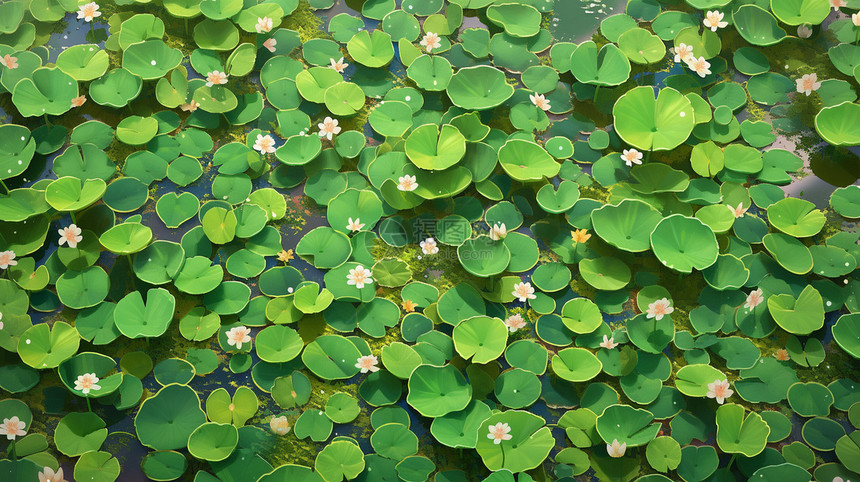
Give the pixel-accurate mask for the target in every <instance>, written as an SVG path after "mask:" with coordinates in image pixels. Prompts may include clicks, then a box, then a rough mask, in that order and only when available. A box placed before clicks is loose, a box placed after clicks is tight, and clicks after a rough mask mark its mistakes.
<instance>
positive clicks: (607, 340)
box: [600, 335, 618, 350]
mask: <svg viewBox="0 0 860 482" xmlns="http://www.w3.org/2000/svg"><path fill="white" fill-rule="evenodd" d="M600 346H601V347H603V348H606V349H607V350H612V349H613V348H615V347H616V346H618V343H615V338H613V337H611V336H609V337H607V336H606V335H603V341H602V342H600Z"/></svg>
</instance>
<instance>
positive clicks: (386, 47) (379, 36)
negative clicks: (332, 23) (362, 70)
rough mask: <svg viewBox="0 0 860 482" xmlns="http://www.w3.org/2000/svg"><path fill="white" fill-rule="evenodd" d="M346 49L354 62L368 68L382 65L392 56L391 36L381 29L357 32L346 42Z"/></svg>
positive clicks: (389, 60)
mask: <svg viewBox="0 0 860 482" xmlns="http://www.w3.org/2000/svg"><path fill="white" fill-rule="evenodd" d="M346 49H347V51H348V52H349V55H351V56H352V58H354V59H355V61H356V62H358V63H360V64H362V65H364V66H367V67H370V68H377V67H382V66H383V65H386V64H388V63H389V62H391V59H393V58H394V46H393V45H392V44H391V36H390V35H388V34H387V33H385V32H383V31H382V30H374V31H373V33H371V32H368V31H367V30H362V31H360V32H358V33H357V34H355V36H353V37H352V39H350V41H349V42H348V43H347V44H346Z"/></svg>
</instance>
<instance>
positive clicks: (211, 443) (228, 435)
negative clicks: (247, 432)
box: [188, 422, 239, 462]
mask: <svg viewBox="0 0 860 482" xmlns="http://www.w3.org/2000/svg"><path fill="white" fill-rule="evenodd" d="M238 443H239V431H238V429H236V427H235V426H233V425H232V424H226V423H225V424H221V423H215V422H207V423H204V424H202V425H200V426H199V427H197V428H196V429H194V431H193V432H191V434H190V435H189V437H188V453H190V454H191V455H193V456H194V457H196V458H198V459H200V460H207V461H209V462H218V461H221V460H224V459H226V458H227V457H229V456H230V454H232V453H233V450H235V449H236V445H237V444H238Z"/></svg>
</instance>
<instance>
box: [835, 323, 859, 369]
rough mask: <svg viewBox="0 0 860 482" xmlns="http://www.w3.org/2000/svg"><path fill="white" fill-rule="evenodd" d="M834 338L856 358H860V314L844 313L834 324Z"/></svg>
mask: <svg viewBox="0 0 860 482" xmlns="http://www.w3.org/2000/svg"><path fill="white" fill-rule="evenodd" d="M833 339H834V340H836V343H837V344H838V345H839V347H840V348H842V349H843V350H845V352H846V353H848V354H849V355H851V356H853V357H854V358H860V314H856V313H852V314H847V315H842V316H840V317H839V319H838V320H836V324H835V325H833Z"/></svg>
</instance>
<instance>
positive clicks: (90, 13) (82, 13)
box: [78, 2, 102, 22]
mask: <svg viewBox="0 0 860 482" xmlns="http://www.w3.org/2000/svg"><path fill="white" fill-rule="evenodd" d="M101 15H102V13H101V12H99V4H97V3H96V2H90V3H88V4H86V5H81V6H80V7H78V20H80V19H84V22H92V21H93V19H94V18H96V17H101Z"/></svg>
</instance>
